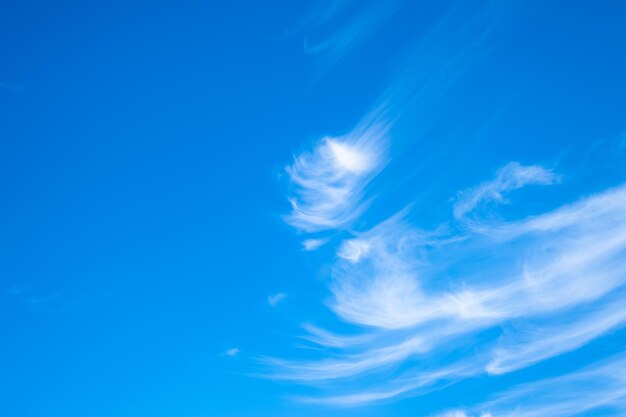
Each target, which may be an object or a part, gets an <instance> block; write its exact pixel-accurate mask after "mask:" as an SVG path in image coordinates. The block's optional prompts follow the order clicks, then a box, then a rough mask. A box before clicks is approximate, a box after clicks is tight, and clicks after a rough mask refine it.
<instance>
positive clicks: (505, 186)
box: [454, 162, 559, 219]
mask: <svg viewBox="0 0 626 417" xmlns="http://www.w3.org/2000/svg"><path fill="white" fill-rule="evenodd" d="M557 181H559V176H558V175H556V174H555V173H554V172H552V171H551V170H549V169H546V168H544V167H542V166H538V165H527V166H525V165H521V164H520V163H518V162H510V163H508V164H507V165H505V166H504V167H502V168H500V169H499V170H498V172H497V173H496V178H495V179H493V180H491V181H488V182H485V183H482V184H480V185H479V186H478V187H476V188H472V189H471V190H467V191H463V192H461V193H459V195H458V197H457V201H456V203H455V204H454V217H456V218H457V219H458V218H461V217H463V216H465V215H467V214H469V213H470V212H472V211H474V210H475V209H476V208H478V207H480V206H483V205H486V204H488V203H502V202H504V201H505V200H504V195H505V194H506V193H508V192H510V191H513V190H517V189H519V188H522V187H525V186H527V185H550V184H554V183H555V182H557Z"/></svg>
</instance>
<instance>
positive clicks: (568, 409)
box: [443, 355, 626, 417]
mask: <svg viewBox="0 0 626 417" xmlns="http://www.w3.org/2000/svg"><path fill="white" fill-rule="evenodd" d="M625 370H626V360H625V358H624V356H623V355H619V356H615V357H612V358H609V359H608V360H606V361H603V362H600V363H595V364H593V365H591V366H589V367H587V368H584V369H581V370H579V371H575V372H572V373H569V374H566V375H563V376H560V377H556V378H551V379H545V380H541V381H538V382H533V383H530V384H524V385H520V386H518V387H515V388H513V389H511V390H508V391H505V392H504V393H502V394H500V395H498V396H497V397H496V398H495V399H494V400H491V401H488V402H486V403H484V404H481V405H478V406H474V407H472V408H471V410H469V411H468V412H467V415H468V416H469V415H470V414H469V412H471V411H474V410H475V412H474V414H473V415H478V412H479V411H478V410H489V412H490V414H487V415H493V416H494V417H545V416H559V417H570V416H579V415H587V414H585V413H588V412H592V411H596V410H603V412H604V413H603V414H602V415H623V411H624V409H626V371H625ZM531 399H532V400H531ZM605 413H606V414H605ZM616 413H617V414H616ZM594 415H596V414H595V413H594ZM443 416H445V414H444V415H443Z"/></svg>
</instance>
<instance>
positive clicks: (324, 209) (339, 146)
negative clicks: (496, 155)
mask: <svg viewBox="0 0 626 417" xmlns="http://www.w3.org/2000/svg"><path fill="white" fill-rule="evenodd" d="M387 130H388V129H387V126H386V125H385V123H384V122H383V121H380V119H376V118H375V117H371V118H368V119H367V120H365V121H364V122H362V123H361V124H359V125H358V126H357V127H356V128H355V129H354V130H353V131H351V132H350V133H348V134H346V135H343V136H340V137H325V138H323V139H321V140H320V141H319V142H318V143H316V144H315V146H314V148H313V149H312V150H311V151H305V152H302V153H301V154H299V155H296V156H295V157H294V161H293V163H292V164H291V165H290V166H288V167H287V169H286V171H287V174H288V176H289V180H290V183H291V189H292V192H291V196H290V197H289V202H290V203H291V208H292V211H291V213H290V214H289V215H288V216H286V218H285V220H286V221H287V222H288V223H289V224H291V225H292V226H294V227H295V228H297V229H299V230H302V231H306V232H318V231H324V230H333V229H343V228H346V227H349V226H350V225H351V223H352V222H353V221H354V220H355V219H356V218H358V216H359V215H360V214H361V213H362V212H363V210H364V209H365V207H366V205H367V202H366V201H364V199H363V198H364V194H365V191H366V187H367V185H368V183H369V182H370V181H371V180H372V179H373V178H374V177H375V176H376V175H377V174H378V173H379V172H380V170H381V169H382V167H383V166H384V164H385V149H386V146H387V136H386V135H387ZM316 243H320V241H319V240H317V241H309V245H308V246H309V248H311V249H312V248H313V247H314V246H315V244H316ZM306 246H307V245H305V248H306Z"/></svg>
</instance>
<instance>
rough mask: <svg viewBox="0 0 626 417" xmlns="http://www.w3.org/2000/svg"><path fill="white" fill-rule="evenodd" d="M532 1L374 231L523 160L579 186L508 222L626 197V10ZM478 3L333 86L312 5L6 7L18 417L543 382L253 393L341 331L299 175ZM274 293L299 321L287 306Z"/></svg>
mask: <svg viewBox="0 0 626 417" xmlns="http://www.w3.org/2000/svg"><path fill="white" fill-rule="evenodd" d="M418 3H419V4H418ZM525 3H526V4H519V3H511V4H510V6H507V7H505V9H506V10H507V15H506V16H505V17H503V20H506V22H507V23H506V29H505V30H504V31H503V32H502V33H503V37H502V38H501V39H498V40H497V42H494V44H495V46H494V47H493V48H492V49H490V50H489V51H486V52H485V54H484V55H483V56H482V57H480V58H479V63H478V64H476V65H475V66H474V67H473V68H470V69H469V70H468V71H467V73H466V74H465V75H464V79H463V80H462V81H461V82H459V83H457V84H456V85H455V87H454V88H453V90H451V91H450V92H449V94H447V95H446V96H445V98H443V99H441V100H440V101H438V102H437V103H433V105H432V106H428V112H427V113H425V114H422V115H416V119H415V120H416V122H415V124H416V125H417V126H414V125H412V124H410V123H407V124H406V125H403V126H400V127H398V134H399V135H400V136H402V140H401V144H400V145H398V146H397V147H394V145H393V144H392V149H391V153H392V154H393V156H394V158H395V159H396V161H397V163H396V165H394V166H393V167H390V171H389V172H388V173H386V174H385V175H387V176H388V177H389V178H392V177H393V178H400V177H401V178H402V181H400V182H397V183H396V184H395V185H394V186H393V187H391V189H393V190H394V191H395V192H394V193H391V194H389V195H385V196H380V198H379V200H378V204H379V210H380V211H379V213H380V215H378V216H377V215H374V214H372V215H371V216H372V217H371V219H369V221H371V222H375V221H377V220H380V219H381V218H384V217H385V216H386V215H389V214H390V212H389V210H387V208H388V207H391V206H394V207H397V206H398V204H400V205H405V204H409V203H414V204H415V207H416V213H417V217H416V222H417V223H418V224H420V226H423V227H429V226H432V225H435V224H437V223H438V222H440V221H442V219H445V218H446V217H449V212H450V208H449V202H450V198H451V197H452V196H454V193H455V192H456V191H457V190H459V189H463V188H467V187H469V186H472V185H473V184H475V183H478V182H480V181H482V180H484V179H485V178H487V177H489V176H490V175H491V174H492V173H493V171H494V169H495V168H497V167H498V166H501V165H502V164H503V163H506V162H507V161H509V160H519V161H521V162H526V163H545V164H547V165H550V166H558V169H559V171H560V172H565V173H567V175H566V176H565V177H564V178H565V179H564V182H563V184H562V185H560V186H559V187H557V188H554V189H550V190H549V191H545V190H541V191H537V190H528V191H521V193H525V194H524V195H525V196H526V197H528V198H526V200H525V201H529V204H527V205H524V206H523V207H515V208H507V210H520V211H521V213H520V214H527V213H532V212H535V211H537V210H539V209H546V208H553V207H555V206H557V205H558V204H561V203H563V202H564V201H566V199H567V198H570V197H571V196H573V195H576V194H585V193H590V192H595V191H599V190H601V189H604V188H606V187H608V186H611V185H616V184H618V183H620V182H622V181H623V180H626V169H625V167H626V164H624V156H625V155H626V136H625V133H624V132H626V130H625V129H626V94H625V93H626V77H624V74H626V53H625V51H626V49H625V47H624V45H626V25H625V24H624V21H625V18H626V3H623V2H591V1H574V2H571V1H568V2H565V1H561V2H559V1H549V2H540V1H536V2H525ZM477 5H478V3H463V4H462V6H459V5H458V4H457V3H453V2H436V1H426V2H414V3H411V4H407V5H405V10H404V11H403V12H402V13H399V14H397V15H395V16H394V17H393V18H392V21H391V22H389V23H388V24H387V25H385V26H384V27H382V28H381V29H380V30H379V31H378V32H377V33H376V35H375V36H373V37H372V38H371V39H368V40H366V41H365V42H364V43H363V44H361V45H358V46H356V47H355V48H354V49H353V50H351V51H349V52H348V53H346V55H345V56H344V57H342V58H341V59H340V60H338V61H337V62H336V63H334V64H333V65H332V66H330V67H329V68H328V67H325V66H324V65H321V64H320V63H319V62H318V60H317V57H316V56H312V55H310V54H306V53H305V51H304V48H303V44H304V40H303V39H304V37H305V34H303V33H302V31H301V30H300V24H301V22H302V21H303V19H304V18H305V17H306V15H307V13H309V11H310V10H311V7H312V4H308V3H307V2H290V1H265V2H253V1H249V2H231V3H228V4H227V3H222V2H199V1H188V2H158V1H157V2H140V1H135V2H128V1H108V2H71V1H66V2H48V1H26V0H24V1H10V0H9V1H6V0H5V1H3V2H2V4H1V5H0V57H1V62H2V65H0V83H2V84H0V195H1V196H2V203H1V204H0V236H1V238H0V284H1V285H0V317H1V318H2V319H1V324H0V334H1V343H0V393H1V394H0V415H2V416H7V417H8V416H15V417H22V416H25V417H43V416H63V417H73V416H76V417H79V416H80V417H83V416H90V417H100V416H102V417H105V416H116V417H123V416H129V417H131V416H132V417H137V416H150V417H158V416H178V417H197V416H198V417H199V416H223V417H228V416H238V417H239V416H250V417H252V416H273V417H278V416H294V415H297V416H317V415H320V413H321V412H323V413H324V414H325V415H327V416H334V415H337V416H344V415H345V416H380V415H385V416H388V417H393V416H406V415H421V414H423V413H429V412H433V411H435V410H437V409H439V408H440V407H446V406H449V405H455V404H459V403H463V402H464V401H474V400H480V399H483V398H485V396H486V393H487V392H490V390H493V389H495V386H498V388H501V387H506V386H508V385H510V384H513V383H516V382H520V381H524V380H526V379H527V378H534V377H536V376H538V375H539V374H537V371H534V370H533V368H530V369H528V370H525V371H521V372H520V373H516V374H513V375H507V376H505V377H502V378H500V379H496V381H491V380H490V381H487V380H485V381H482V380H481V379H480V378H478V379H477V380H473V381H472V382H471V383H469V382H465V383H462V384H459V385H458V386H456V387H454V388H453V390H452V391H451V392H452V394H451V393H450V392H446V393H445V394H444V393H434V394H432V395H430V396H428V397H425V398H420V399H408V400H405V401H402V402H394V403H387V404H381V405H376V406H372V407H366V408H361V409H355V410H354V409H324V410H323V411H321V410H320V409H319V408H317V407H312V406H305V405H302V404H297V403H293V402H291V401H289V400H286V399H285V398H284V394H285V386H284V384H277V383H274V382H270V381H266V380H263V379H257V378H254V377H250V374H251V373H254V371H255V367H254V363H253V357H254V355H256V354H272V355H281V354H282V353H285V352H288V351H289V350H290V349H291V348H292V346H293V344H294V343H297V341H295V340H294V338H293V334H294V328H296V326H297V325H298V324H299V323H301V322H302V321H306V320H309V319H311V318H312V317H315V318H316V319H317V320H318V322H321V323H323V322H324V320H326V319H327V318H328V317H329V316H330V313H329V312H328V311H326V309H325V308H324V306H323V305H321V304H320V302H319V300H321V299H323V298H324V296H325V294H326V293H325V291H326V290H325V287H324V285H323V283H322V282H323V281H324V279H325V271H326V270H325V268H327V265H325V264H324V263H323V261H321V259H322V256H321V255H319V254H317V253H314V254H306V253H303V252H302V251H301V249H300V246H299V245H300V243H299V242H300V238H299V237H298V236H297V235H296V234H295V233H294V232H293V231H292V230H291V229H289V228H288V227H287V226H285V225H284V224H283V222H282V220H281V215H282V214H284V213H286V212H287V211H288V209H289V208H288V204H287V202H286V199H285V195H284V188H283V184H282V173H283V167H284V166H285V165H286V164H288V163H289V162H290V160H291V157H292V153H293V152H294V151H296V150H299V149H301V146H302V144H303V143H304V144H306V143H310V142H311V141H313V140H315V139H317V138H318V137H320V136H322V135H324V134H337V133H342V132H345V131H347V130H348V129H350V127H351V126H353V125H354V123H356V122H357V121H358V120H359V118H360V117H361V116H362V115H363V114H364V113H365V112H367V111H368V110H369V109H370V107H371V105H372V104H373V103H374V102H375V101H376V100H377V99H378V98H379V97H380V95H381V93H382V92H383V91H384V89H385V88H386V86H387V84H388V83H389V82H390V80H391V79H392V78H393V77H394V76H395V74H396V73H397V71H398V67H399V65H400V64H401V63H402V62H403V58H404V57H405V53H406V52H407V50H409V49H410V47H411V45H413V44H414V43H415V42H417V41H418V40H419V39H420V36H421V35H423V34H424V33H426V32H428V30H429V29H431V28H432V27H433V26H434V25H436V23H437V22H438V21H439V19H441V18H442V17H443V16H445V15H446V13H448V12H449V11H450V10H451V9H452V8H453V7H461V10H463V8H468V9H471V8H472V7H478V6H477ZM422 59H424V60H425V61H426V62H427V61H428V59H429V57H428V56H424V57H423V58H422ZM413 129H414V130H413ZM413 132H415V133H413ZM382 180H383V179H381V181H382ZM533 193H536V194H533ZM535 197H536V198H535ZM386 210H387V211H386ZM514 214H517V213H514ZM366 221H368V220H366ZM276 291H287V292H288V293H289V299H288V302H285V303H284V305H282V306H281V308H280V309H269V308H268V306H267V304H266V301H265V299H266V297H267V296H268V295H269V294H271V293H274V292H276ZM296 332H297V331H296ZM623 340H624V335H623V334H621V333H617V334H614V335H612V336H609V337H608V338H605V339H602V340H601V341H599V342H595V343H593V344H591V345H589V346H587V347H585V348H584V349H582V350H581V351H578V352H575V353H572V354H569V355H566V356H564V357H560V358H556V359H554V360H553V361H551V362H550V363H549V367H548V368H547V369H553V370H554V372H555V373H558V372H559V371H560V370H561V369H566V368H567V366H569V365H570V364H571V363H573V362H576V361H579V362H581V363H582V362H583V361H584V360H585V359H584V358H585V357H586V356H585V355H594V356H596V357H597V356H598V355H600V356H601V355H602V354H603V352H606V353H607V354H608V353H610V352H613V351H616V350H619V348H620V346H623ZM233 346H237V347H238V348H240V349H241V354H240V355H239V356H238V357H236V358H230V357H227V356H225V355H224V354H223V352H224V351H225V350H227V349H229V348H231V347H233ZM541 372H545V368H542V371H541ZM294 390H295V391H296V392H297V390H298V388H295V389H294V388H290V391H289V392H290V393H293V392H294ZM451 403H452V404H451Z"/></svg>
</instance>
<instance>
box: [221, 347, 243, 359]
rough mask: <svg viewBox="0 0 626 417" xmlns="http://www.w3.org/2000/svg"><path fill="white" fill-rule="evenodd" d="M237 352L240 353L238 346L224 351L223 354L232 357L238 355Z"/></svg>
mask: <svg viewBox="0 0 626 417" xmlns="http://www.w3.org/2000/svg"><path fill="white" fill-rule="evenodd" d="M239 353H241V350H239V348H236V347H234V348H230V349H228V350H227V351H226V352H224V355H226V356H230V357H231V358H234V357H235V356H237V355H239Z"/></svg>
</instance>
